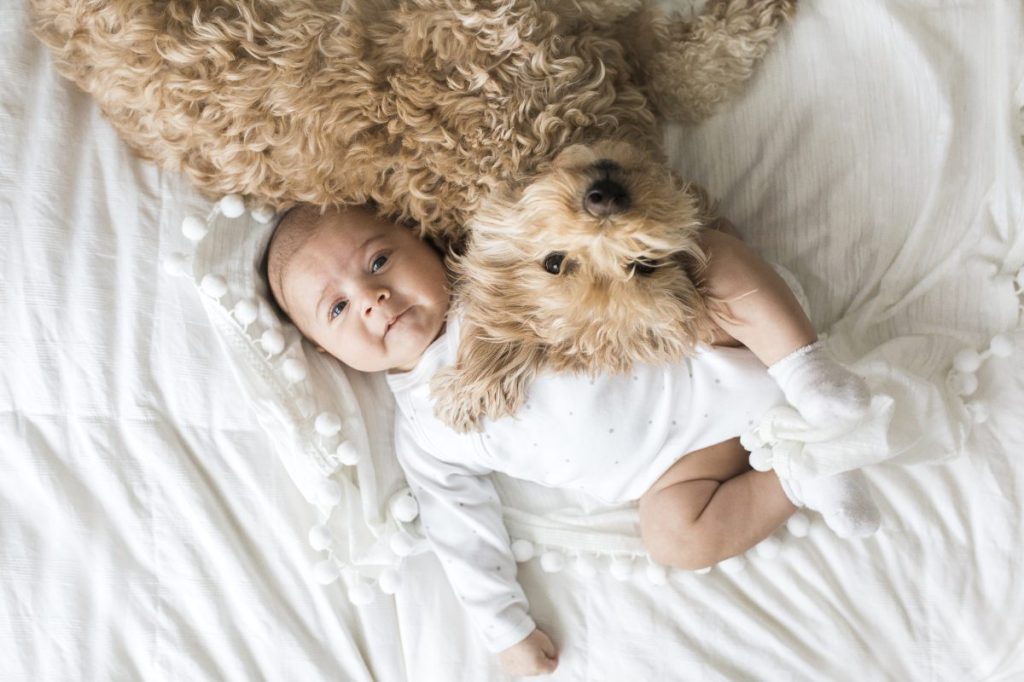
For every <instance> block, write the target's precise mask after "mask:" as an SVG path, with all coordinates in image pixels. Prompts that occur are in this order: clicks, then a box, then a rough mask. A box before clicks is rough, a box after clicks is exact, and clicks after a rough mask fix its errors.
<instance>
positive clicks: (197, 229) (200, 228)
mask: <svg viewBox="0 0 1024 682" xmlns="http://www.w3.org/2000/svg"><path fill="white" fill-rule="evenodd" d="M207 232H209V229H208V228H207V227H206V223H205V222H203V221H202V220H200V219H199V218H197V217H195V216H194V215H190V216H186V217H185V219H184V220H182V221H181V233H182V234H183V235H185V239H187V240H189V241H190V242H198V241H201V240H202V238H203V237H205V236H206V234H207Z"/></svg>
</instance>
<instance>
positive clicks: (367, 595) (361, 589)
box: [348, 580, 374, 606]
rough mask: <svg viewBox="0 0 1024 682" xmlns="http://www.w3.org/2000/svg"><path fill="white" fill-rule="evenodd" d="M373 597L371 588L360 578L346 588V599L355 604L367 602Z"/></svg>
mask: <svg viewBox="0 0 1024 682" xmlns="http://www.w3.org/2000/svg"><path fill="white" fill-rule="evenodd" d="M373 599H374V597H373V588H372V587H370V586H369V585H368V584H366V582H364V581H362V580H359V581H357V582H356V583H355V584H353V585H352V586H351V587H350V588H348V600H349V601H350V602H352V603H353V604H356V605H357V606H363V605H365V604H369V603H370V602H372V601H373Z"/></svg>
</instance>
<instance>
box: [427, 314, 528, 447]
mask: <svg viewBox="0 0 1024 682" xmlns="http://www.w3.org/2000/svg"><path fill="white" fill-rule="evenodd" d="M461 336H462V338H461V339H460V343H459V351H458V354H457V355H456V359H455V364H454V365H452V366H451V367H448V368H446V369H444V370H442V371H440V372H438V373H437V374H436V375H434V378H433V379H432V380H431V382H430V390H431V395H432V396H433V398H434V414H435V416H436V417H437V418H438V419H440V420H441V421H443V422H444V423H445V424H447V425H448V426H449V427H451V428H453V429H455V430H456V431H458V432H459V433H467V432H470V431H479V430H480V421H481V420H482V419H483V418H484V417H490V418H491V419H498V418H500V417H504V416H508V415H512V414H515V412H516V411H517V410H518V409H519V408H520V407H521V406H522V404H523V401H524V400H525V398H526V391H527V389H528V388H529V385H530V383H531V382H532V381H533V379H534V377H535V376H536V374H537V369H538V368H539V367H540V364H541V361H542V359H543V348H542V347H541V346H540V345H539V344H537V343H531V342H528V341H515V340H507V341H502V340H497V339H494V338H488V337H487V336H486V335H485V334H483V333H482V330H481V329H480V328H479V327H477V326H476V325H474V324H473V323H472V322H471V321H470V320H469V319H467V320H465V321H464V322H463V325H462V335H461Z"/></svg>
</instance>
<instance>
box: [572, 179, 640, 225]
mask: <svg viewBox="0 0 1024 682" xmlns="http://www.w3.org/2000/svg"><path fill="white" fill-rule="evenodd" d="M628 208H629V192H628V191H627V190H626V188H625V187H623V186H622V185H621V184H619V183H618V182H615V181H614V180H611V179H609V178H601V179H600V180H597V181H595V182H594V184H592V185H591V186H590V187H588V188H587V191H586V192H585V193H584V195H583V209H584V210H585V211H586V212H587V213H589V214H590V215H592V216H594V217H595V218H606V217H608V216H610V215H615V214H616V213H622V212H623V211H625V210H627V209H628Z"/></svg>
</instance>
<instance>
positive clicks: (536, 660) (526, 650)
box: [498, 628, 558, 677]
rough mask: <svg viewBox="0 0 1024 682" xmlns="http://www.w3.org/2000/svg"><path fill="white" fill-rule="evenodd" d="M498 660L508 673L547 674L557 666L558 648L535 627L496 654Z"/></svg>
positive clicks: (517, 674)
mask: <svg viewBox="0 0 1024 682" xmlns="http://www.w3.org/2000/svg"><path fill="white" fill-rule="evenodd" d="M498 660H499V661H501V667H502V668H504V669H505V672H507V673H508V674H509V675H515V676H516V677H525V676H529V675H547V674H549V673H553V672H555V668H557V667H558V650H557V649H555V645H554V644H552V643H551V640H550V639H549V638H548V636H547V635H545V634H544V632H543V631H542V630H541V629H540V628H535V629H534V631H533V632H531V633H530V634H529V636H528V637H527V638H526V639H524V640H523V641H521V642H519V644H514V645H512V646H510V647H509V648H507V649H505V650H504V651H502V652H501V653H500V654H498Z"/></svg>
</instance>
